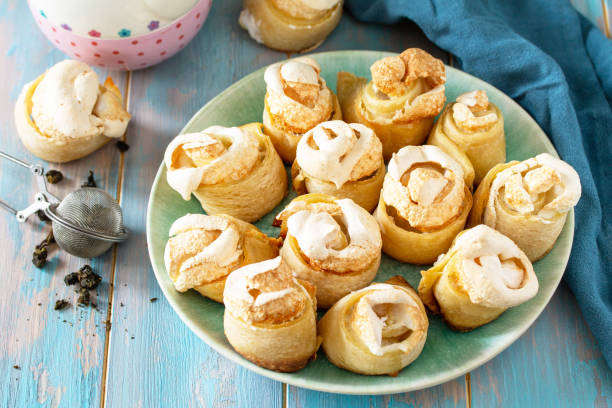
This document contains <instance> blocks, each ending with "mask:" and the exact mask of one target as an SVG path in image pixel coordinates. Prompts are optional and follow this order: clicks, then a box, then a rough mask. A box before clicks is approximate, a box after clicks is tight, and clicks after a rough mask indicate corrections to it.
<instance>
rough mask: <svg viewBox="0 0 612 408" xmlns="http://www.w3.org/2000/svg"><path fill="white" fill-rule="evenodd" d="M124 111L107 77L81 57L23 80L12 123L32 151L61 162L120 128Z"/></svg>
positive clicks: (124, 121)
mask: <svg viewBox="0 0 612 408" xmlns="http://www.w3.org/2000/svg"><path fill="white" fill-rule="evenodd" d="M130 118H131V116H130V114H129V113H128V112H127V111H126V110H125V109H124V108H123V105H122V100H121V92H120V91H119V89H118V88H117V86H116V85H115V84H114V83H113V80H112V78H111V77H108V78H106V81H105V82H104V85H101V84H100V83H99V82H98V75H96V73H95V72H94V71H93V70H92V69H91V68H90V67H89V66H88V65H87V64H85V63H83V62H78V61H72V60H65V61H62V62H59V63H57V64H55V65H54V66H53V67H51V68H49V69H48V70H47V72H45V73H44V74H42V75H40V76H39V77H38V78H36V80H34V81H33V82H30V83H28V84H26V85H25V86H24V87H23V90H22V91H21V94H20V95H19V98H18V100H17V104H16V105H15V125H16V127H17V134H18V135H19V138H20V139H21V141H22V143H23V144H24V146H25V147H26V148H27V149H28V150H29V151H30V152H31V153H32V154H34V155H35V156H37V157H39V158H41V159H43V160H47V161H50V162H56V163H62V162H67V161H70V160H76V159H79V158H81V157H84V156H87V155H88V154H90V153H92V152H94V151H95V150H97V149H99V148H100V147H102V146H103V145H104V144H106V143H107V142H108V141H109V140H111V139H113V138H120V137H121V136H123V134H124V133H125V129H126V128H127V125H128V122H129V121H130Z"/></svg>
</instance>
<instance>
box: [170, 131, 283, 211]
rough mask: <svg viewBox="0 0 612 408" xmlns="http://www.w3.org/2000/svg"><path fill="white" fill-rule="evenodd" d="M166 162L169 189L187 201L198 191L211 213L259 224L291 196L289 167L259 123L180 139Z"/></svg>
mask: <svg viewBox="0 0 612 408" xmlns="http://www.w3.org/2000/svg"><path fill="white" fill-rule="evenodd" d="M164 162H165V164H166V168H167V169H168V173H167V178H168V184H169V185H170V187H172V188H173V189H175V190H176V191H177V192H178V193H179V194H180V195H181V196H182V197H183V199H184V200H189V199H190V197H191V194H192V193H193V195H194V196H195V197H196V198H197V199H198V200H199V201H200V204H201V205H202V208H204V210H205V211H206V212H207V213H208V214H228V215H231V216H233V217H236V218H239V219H241V220H243V221H247V222H252V221H256V220H258V219H259V218H261V217H263V216H264V215H265V214H267V213H268V212H270V210H272V209H273V208H274V207H276V204H278V203H279V202H280V201H281V200H282V199H283V197H284V196H285V194H286V193H287V173H286V172H285V167H284V166H283V162H282V161H281V159H280V157H279V156H278V154H277V153H276V150H274V146H272V142H270V138H268V137H267V136H266V135H264V134H263V133H262V130H261V124H260V123H249V124H247V125H243V126H240V127H232V128H226V127H222V126H211V127H209V128H207V129H204V130H203V131H201V132H199V133H188V134H184V135H179V136H177V137H176V138H175V139H174V140H173V141H172V142H170V144H169V145H168V147H167V148H166V153H165V155H164Z"/></svg>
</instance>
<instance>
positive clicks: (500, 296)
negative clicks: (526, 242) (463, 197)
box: [419, 225, 538, 331]
mask: <svg viewBox="0 0 612 408" xmlns="http://www.w3.org/2000/svg"><path fill="white" fill-rule="evenodd" d="M421 275H422V278H421V282H420V283H419V296H421V299H422V300H423V303H425V305H426V306H427V308H429V310H431V311H432V312H433V313H441V314H442V316H443V317H444V320H445V321H446V323H447V324H448V325H449V326H451V327H452V328H453V329H455V330H461V331H468V330H472V329H475V328H476V327H479V326H482V325H483V324H487V323H489V322H491V321H493V320H495V319H497V317H498V316H499V315H501V314H502V313H503V312H504V311H505V310H507V309H508V308H510V307H513V306H517V305H520V304H521V303H524V302H526V301H527V300H529V299H531V298H532V297H534V296H535V295H536V293H537V292H538V279H537V277H536V275H535V272H534V271H533V266H532V265H531V262H530V261H529V259H528V258H527V256H526V255H525V253H524V252H523V251H521V250H520V248H519V247H518V246H516V244H515V243H514V242H512V240H511V239H510V238H508V237H506V236H504V235H502V234H500V233H499V232H497V231H495V230H494V229H492V228H490V227H487V226H486V225H479V226H477V227H474V228H472V229H469V230H465V231H464V232H462V233H461V234H459V235H458V236H457V239H456V240H455V242H454V243H453V245H452V246H451V248H450V250H449V251H448V252H447V253H446V254H445V255H444V256H443V257H442V258H441V259H440V260H439V261H438V262H436V264H435V265H434V266H433V267H432V268H431V269H429V270H427V271H421Z"/></svg>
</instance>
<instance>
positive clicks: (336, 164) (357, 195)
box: [291, 120, 385, 212]
mask: <svg viewBox="0 0 612 408" xmlns="http://www.w3.org/2000/svg"><path fill="white" fill-rule="evenodd" d="M291 177H292V178H293V187H294V188H295V191H296V192H297V193H298V194H306V193H322V194H329V195H332V196H334V197H338V198H350V199H351V200H353V201H355V202H356V203H357V204H359V205H360V206H362V207H363V208H365V209H366V210H367V211H368V212H371V211H372V210H373V209H374V208H375V207H376V204H377V203H378V196H379V195H380V189H381V188H382V184H383V179H384V177H385V163H384V161H383V157H382V145H381V144H380V141H379V140H378V138H377V137H376V135H375V134H374V132H373V131H372V129H370V128H368V127H366V126H364V125H362V124H359V123H351V124H347V123H345V122H343V121H341V120H334V121H330V122H323V123H321V124H319V125H317V126H315V127H314V128H313V129H311V130H310V131H308V133H306V134H305V135H304V136H303V137H302V138H301V139H300V142H299V143H298V147H297V155H296V160H295V161H294V162H293V166H292V167H291Z"/></svg>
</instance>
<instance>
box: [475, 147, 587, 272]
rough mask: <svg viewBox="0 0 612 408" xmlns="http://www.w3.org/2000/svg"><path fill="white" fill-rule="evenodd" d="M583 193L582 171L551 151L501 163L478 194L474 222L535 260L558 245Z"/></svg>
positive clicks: (487, 177)
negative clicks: (504, 238)
mask: <svg viewBox="0 0 612 408" xmlns="http://www.w3.org/2000/svg"><path fill="white" fill-rule="evenodd" d="M580 193H581V187H580V177H578V173H576V170H574V168H573V167H572V166H570V165H569V164H567V163H566V162H564V161H562V160H560V159H557V158H555V157H553V156H551V155H550V154H548V153H542V154H539V155H537V156H536V157H533V158H531V159H527V160H525V161H522V162H518V161H512V162H510V163H506V164H499V165H497V166H495V167H493V168H492V169H491V170H490V171H489V173H487V175H486V177H485V178H484V179H483V180H482V182H481V183H480V185H479V186H478V189H477V190H476V193H475V194H474V208H473V210H472V213H471V214H470V222H469V225H470V226H474V225H477V224H480V223H483V224H486V225H488V226H489V227H491V228H495V229H496V230H498V231H499V232H501V233H502V234H504V235H506V236H508V237H509V238H510V239H512V240H513V241H514V242H515V243H516V245H518V246H519V248H521V249H522V250H523V251H524V252H525V254H527V257H528V258H529V260H530V261H531V262H535V261H537V260H538V259H540V258H542V257H543V256H544V255H546V254H547V253H548V251H550V250H551V249H552V247H553V246H554V245H555V241H556V240H557V238H558V237H559V234H560V233H561V230H562V229H563V226H564V225H565V219H566V218H567V213H568V212H569V211H570V210H571V209H572V208H574V206H575V205H576V204H577V203H578V200H579V199H580Z"/></svg>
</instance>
